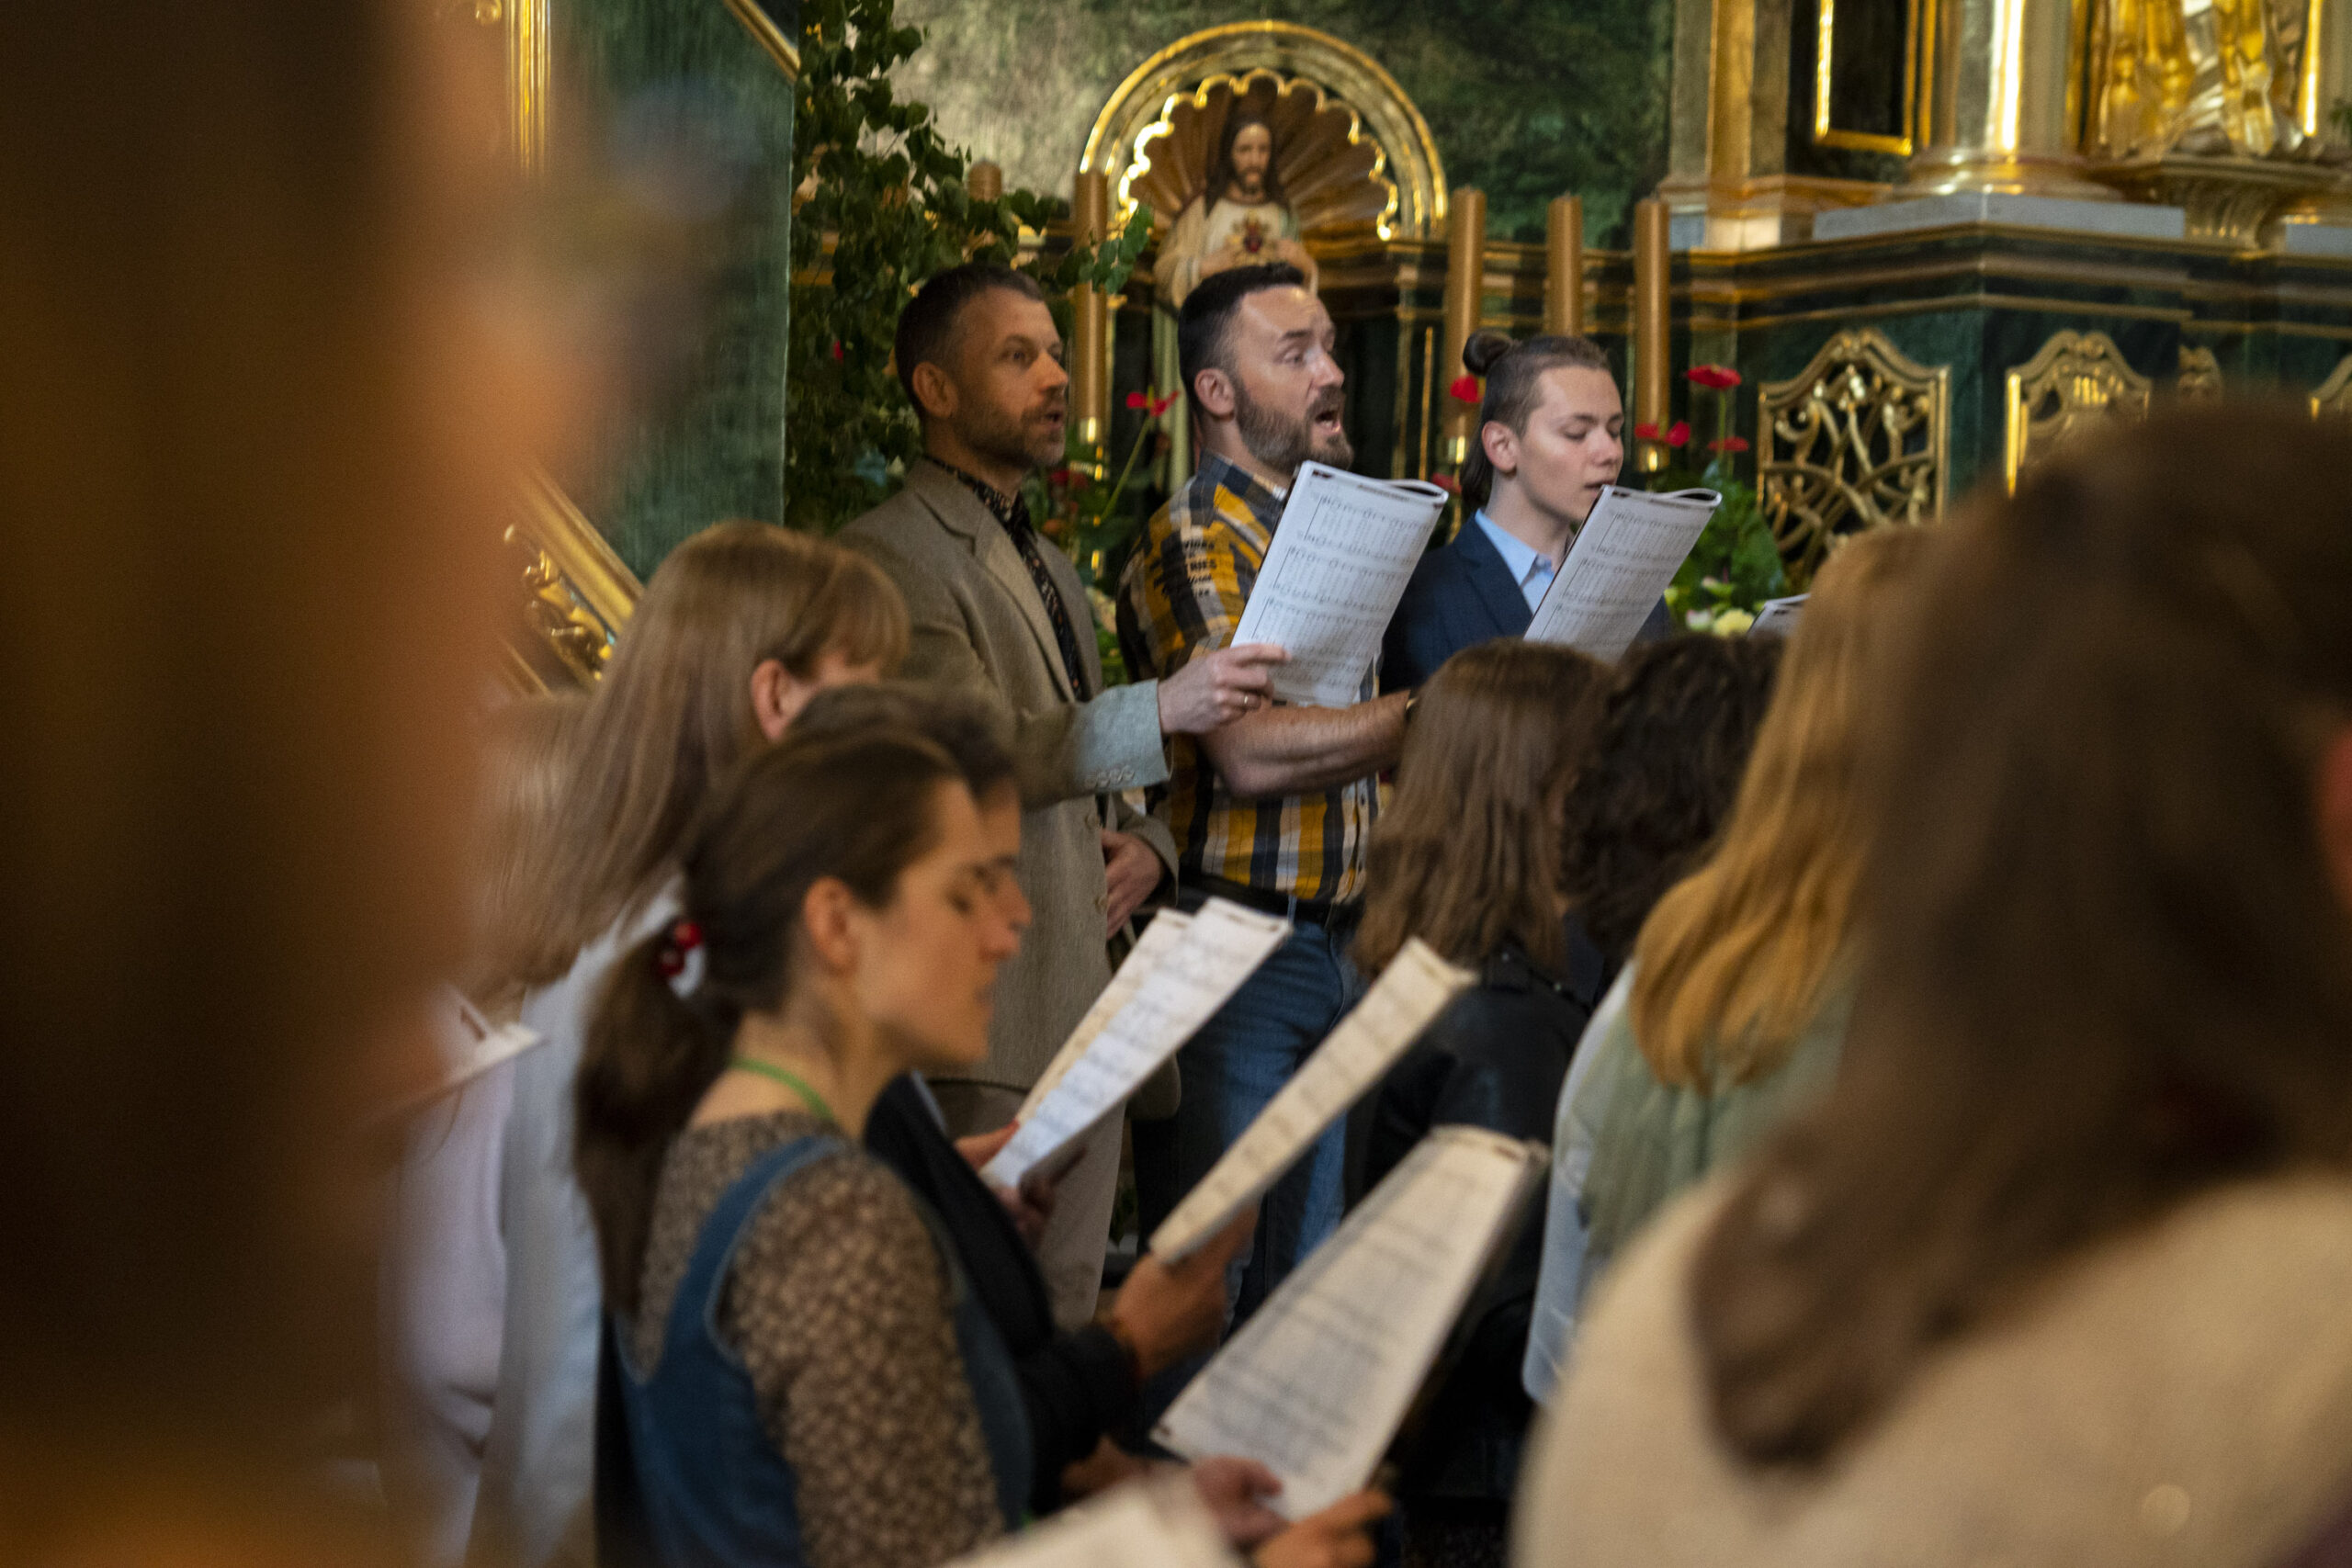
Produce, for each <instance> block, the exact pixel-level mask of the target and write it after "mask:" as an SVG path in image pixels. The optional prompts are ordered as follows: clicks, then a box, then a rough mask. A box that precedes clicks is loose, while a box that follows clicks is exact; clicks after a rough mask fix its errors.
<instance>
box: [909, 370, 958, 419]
mask: <svg viewBox="0 0 2352 1568" xmlns="http://www.w3.org/2000/svg"><path fill="white" fill-rule="evenodd" d="M908 379H909V380H910V381H912V382H913V383H914V389H915V412H917V413H921V414H927V415H929V416H930V417H931V418H933V419H952V418H954V417H955V414H956V381H955V378H953V377H951V376H949V375H948V374H947V372H946V371H944V370H942V369H941V368H940V367H938V366H936V365H933V363H932V362H931V361H930V360H928V359H926V360H924V361H923V362H922V364H920V365H918V366H916V367H915V370H914V374H913V375H912V376H910V377H909V378H908Z"/></svg>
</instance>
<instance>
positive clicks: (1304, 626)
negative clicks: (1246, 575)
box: [1233, 463, 1447, 707]
mask: <svg viewBox="0 0 2352 1568" xmlns="http://www.w3.org/2000/svg"><path fill="white" fill-rule="evenodd" d="M1446 500H1447V496H1446V493H1445V491H1442V490H1440V489H1438V487H1437V486H1435V485H1432V484H1424V483H1422V482H1421V481H1420V480H1418V479H1397V480H1390V479H1365V478H1364V477H1363V475H1361V474H1351V473H1348V472H1347V471H1345V470H1344V469H1340V468H1330V467H1328V466H1326V465H1325V464H1322V463H1306V464H1302V465H1301V466H1300V468H1299V470H1298V477H1297V479H1295V480H1294V481H1292V484H1291V491H1290V496H1289V499H1288V500H1287V501H1286V502H1284V503H1283V515H1282V521H1281V522H1280V523H1279V524H1277V525H1275V528H1274V542H1273V546H1272V548H1270V549H1269V550H1267V552H1266V559H1265V562H1264V564H1263V565H1261V567H1260V568H1259V569H1258V580H1257V581H1256V583H1255V584H1253V585H1252V586H1251V588H1250V602H1249V603H1248V604H1245V605H1244V606H1243V607H1242V611H1241V624H1240V626H1238V627H1236V628H1235V630H1234V634H1233V640H1234V642H1235V643H1237V644H1238V643H1247V642H1271V643H1278V644H1280V645H1281V646H1282V647H1283V649H1287V650H1288V651H1289V653H1290V662H1289V663H1287V664H1283V665H1279V666H1277V667H1275V669H1274V671H1273V681H1274V694H1275V695H1276V696H1277V697H1280V698H1281V699H1282V700H1283V701H1284V702H1290V703H1305V704H1311V705H1315V706H1317V707H1345V706H1347V705H1349V704H1351V703H1352V702H1354V701H1355V700H1356V697H1357V694H1358V693H1359V691H1360V689H1361V688H1362V687H1363V677H1364V671H1367V670H1369V669H1371V668H1372V661H1373V660H1374V658H1376V657H1377V656H1378V655H1379V652H1380V638H1381V634H1383V633H1384V632H1385V631H1386V630H1387V629H1388V622H1389V620H1390V618H1391V617H1392V616H1394V615H1396V614H1397V601H1398V600H1399V599H1401V598H1403V597H1404V596H1405V584H1406V583H1407V582H1408V581H1410V580H1411V578H1412V575H1413V566H1414V563H1416V562H1417V561H1419V559H1420V558H1421V552H1422V551H1423V550H1424V549H1426V548H1427V547H1428V546H1429V541H1430V530H1431V529H1432V528H1434V527H1435V526H1437V519H1438V514H1439V513H1441V512H1442V511H1444V510H1445V503H1446Z"/></svg>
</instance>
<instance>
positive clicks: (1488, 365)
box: [1462, 333, 1512, 376]
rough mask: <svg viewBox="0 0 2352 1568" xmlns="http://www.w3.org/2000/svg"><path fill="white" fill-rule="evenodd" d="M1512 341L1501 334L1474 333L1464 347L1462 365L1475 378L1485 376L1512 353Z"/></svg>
mask: <svg viewBox="0 0 2352 1568" xmlns="http://www.w3.org/2000/svg"><path fill="white" fill-rule="evenodd" d="M1511 347H1512V344H1511V341H1510V339H1509V338H1507V337H1505V336H1504V335H1503V334H1502V333H1471V334H1470V341H1469V342H1468V343H1465V344H1463V345H1462V364H1463V367H1464V368H1465V369H1467V370H1468V371H1469V372H1470V374H1471V375H1473V376H1484V375H1485V374H1486V373H1487V371H1489V370H1491V369H1493V368H1494V366H1495V361H1497V360H1498V359H1500V358H1501V357H1502V356H1503V355H1506V354H1509V353H1510V351H1511Z"/></svg>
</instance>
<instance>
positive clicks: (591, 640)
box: [506, 471, 643, 688]
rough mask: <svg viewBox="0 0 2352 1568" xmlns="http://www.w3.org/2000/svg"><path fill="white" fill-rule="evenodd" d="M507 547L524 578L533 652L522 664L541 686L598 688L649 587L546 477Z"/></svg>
mask: <svg viewBox="0 0 2352 1568" xmlns="http://www.w3.org/2000/svg"><path fill="white" fill-rule="evenodd" d="M506 544H507V547H508V548H509V549H510V550H511V551H513V552H514V556H513V558H514V559H515V562H516V566H517V569H518V571H519V574H520V578H521V586H522V590H523V594H522V606H521V608H522V616H523V621H524V625H525V627H526V631H527V633H528V637H527V644H528V646H527V647H526V648H524V649H517V650H515V652H516V655H517V661H518V662H519V664H520V665H521V666H523V667H524V668H525V669H526V670H527V671H530V672H531V674H532V676H533V678H534V679H535V680H536V682H537V684H538V685H539V686H541V687H543V688H544V687H551V686H554V685H556V684H558V683H559V682H561V681H564V680H567V679H568V680H569V681H570V682H572V683H574V684H577V685H582V686H585V685H591V684H594V682H595V680H596V677H597V676H599V675H601V674H603V673H604V669H605V660H608V659H609V658H611V656H612V650H613V644H614V642H615V640H616V639H617V638H618V637H619V635H620V629H621V627H622V626H625V625H627V624H628V617H629V612H630V611H631V610H632V609H634V608H635V606H636V604H637V600H638V596H639V594H640V593H641V592H643V589H642V588H641V586H640V585H639V582H638V581H637V577H636V574H634V573H633V572H631V571H630V570H629V569H628V566H627V565H626V564H625V563H624V562H623V561H622V560H621V558H620V557H618V556H617V555H616V554H614V553H613V547H612V546H610V545H608V544H606V543H605V537H604V536H603V535H601V534H599V533H597V532H596V529H595V527H594V525H592V524H591V523H590V522H589V521H588V519H587V518H586V517H584V516H582V514H581V512H580V509H579V508H578V507H576V506H574V505H572V503H571V501H570V499H569V498H567V497H566V496H565V495H564V493H563V491H561V489H560V488H559V487H558V486H557V485H556V483H555V481H554V480H553V479H549V478H548V476H547V475H546V474H544V473H540V472H536V471H535V472H534V473H532V474H531V475H530V476H529V478H528V479H526V482H525V484H524V487H523V506H522V509H521V513H520V515H519V516H517V518H516V519H515V523H514V524H513V525H511V526H510V527H509V528H508V529H507V530H506Z"/></svg>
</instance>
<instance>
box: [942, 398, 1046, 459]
mask: <svg viewBox="0 0 2352 1568" xmlns="http://www.w3.org/2000/svg"><path fill="white" fill-rule="evenodd" d="M1056 411H1059V412H1062V413H1063V414H1064V416H1065V422H1064V423H1062V424H1059V425H1052V424H1046V423H1036V422H1035V421H1034V420H1033V418H1032V417H1031V415H1028V414H1006V413H1004V412H1001V411H1000V410H997V409H991V408H979V407H975V408H973V409H972V410H971V412H970V413H969V414H968V415H967V416H966V417H967V420H968V422H969V423H967V424H966V425H965V427H964V428H963V429H962V430H961V431H959V432H957V434H960V435H961V436H962V437H963V438H964V445H965V446H969V447H970V448H971V449H972V450H973V451H975V452H978V454H979V455H980V456H982V457H992V458H994V459H995V460H996V461H998V462H1000V463H1002V464H1005V465H1006V466H1007V467H1012V466H1013V465H1016V464H1017V465H1018V466H1020V467H1021V468H1046V467H1047V466H1048V465H1052V464H1057V463H1059V462H1060V461H1061V460H1062V457H1063V456H1064V445H1063V437H1064V434H1066V432H1067V431H1068V429H1069V424H1068V422H1067V415H1068V412H1069V405H1068V404H1067V403H1066V402H1057V403H1048V404H1046V405H1045V406H1044V407H1042V408H1039V409H1036V410H1034V411H1032V413H1033V414H1035V415H1044V414H1046V413H1050V412H1056Z"/></svg>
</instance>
